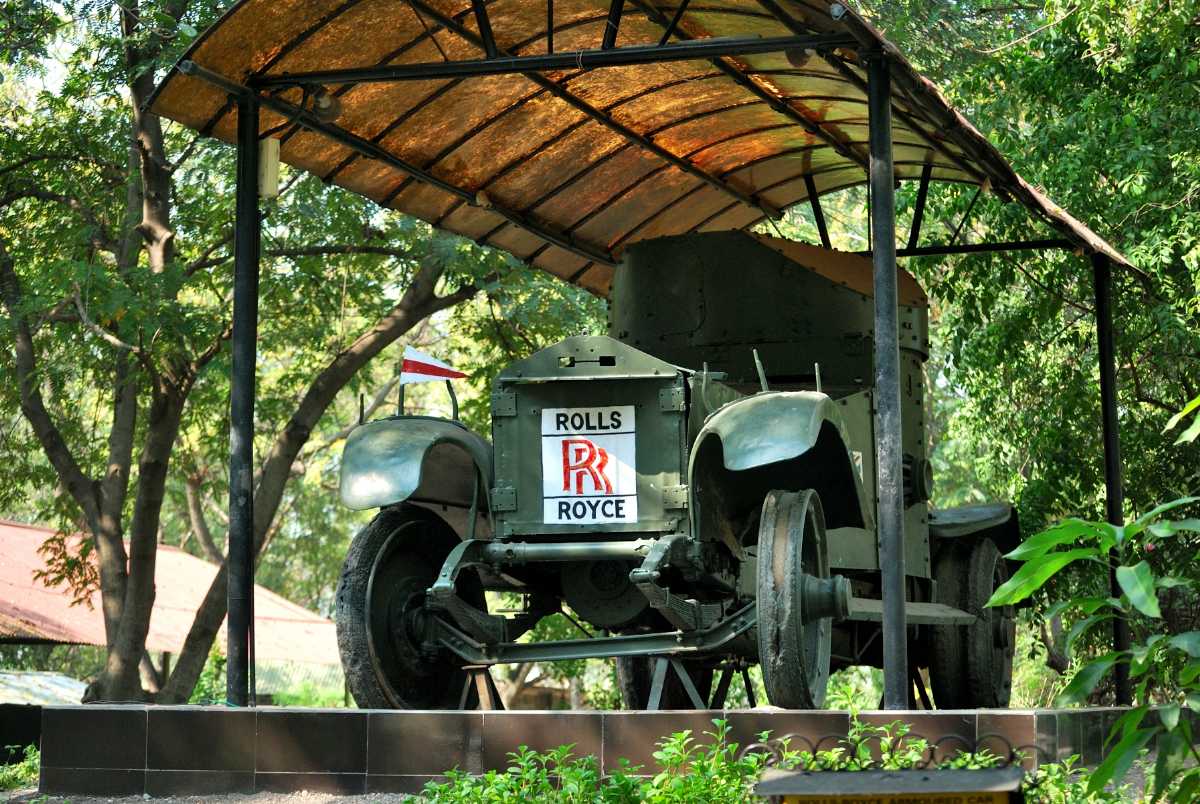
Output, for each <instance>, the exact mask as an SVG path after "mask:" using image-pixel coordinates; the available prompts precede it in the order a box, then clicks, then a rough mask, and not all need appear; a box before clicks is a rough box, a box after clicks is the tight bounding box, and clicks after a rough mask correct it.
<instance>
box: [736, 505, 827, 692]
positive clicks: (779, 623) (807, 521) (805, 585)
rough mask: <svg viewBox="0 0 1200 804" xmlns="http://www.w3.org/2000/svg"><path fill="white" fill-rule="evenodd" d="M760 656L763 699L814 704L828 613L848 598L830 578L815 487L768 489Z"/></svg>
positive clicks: (761, 532) (762, 528)
mask: <svg viewBox="0 0 1200 804" xmlns="http://www.w3.org/2000/svg"><path fill="white" fill-rule="evenodd" d="M757 573H758V575H757V589H756V592H757V599H758V606H757V608H758V658H759V662H760V663H761V665H762V675H763V685H764V686H765V687H766V690H767V700H768V701H770V702H771V704H772V705H773V706H779V707H783V708H784V709H819V708H820V707H821V706H822V704H824V702H825V686H826V684H827V683H828V681H829V649H830V642H831V640H832V636H833V625H832V623H831V622H830V619H829V618H830V616H832V614H833V613H834V612H835V611H840V610H841V609H842V608H843V606H841V605H839V602H840V600H839V598H844V599H845V600H847V601H848V599H849V587H848V585H847V584H846V582H845V579H843V578H837V579H834V580H830V578H829V558H828V552H827V549H826V544H825V515H824V513H823V511H822V509H821V499H820V498H819V497H818V496H817V493H816V492H815V491H811V490H808V491H801V492H784V491H772V492H770V493H769V494H768V495H767V497H766V499H765V500H764V501H763V508H762V518H761V520H760V521H759V529H758V570H757Z"/></svg>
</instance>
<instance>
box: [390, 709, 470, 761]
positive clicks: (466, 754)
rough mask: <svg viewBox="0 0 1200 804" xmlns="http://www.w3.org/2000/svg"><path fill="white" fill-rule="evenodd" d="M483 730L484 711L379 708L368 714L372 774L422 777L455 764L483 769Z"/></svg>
mask: <svg viewBox="0 0 1200 804" xmlns="http://www.w3.org/2000/svg"><path fill="white" fill-rule="evenodd" d="M397 715H401V716H399V717H398V716H397ZM482 730H483V713H482V712H404V713H402V714H401V713H398V712H390V711H374V710H373V711H371V712H369V713H368V714H367V773H368V774H369V775H371V776H374V775H377V774H379V775H386V776H410V775H419V776H420V775H426V774H430V773H441V772H443V771H448V770H451V769H453V768H458V769H459V770H464V771H468V772H471V773H478V772H479V771H480V770H481V768H482V764H481V761H480V748H481V744H482V739H481V735H482ZM431 768H432V769H433V770H431Z"/></svg>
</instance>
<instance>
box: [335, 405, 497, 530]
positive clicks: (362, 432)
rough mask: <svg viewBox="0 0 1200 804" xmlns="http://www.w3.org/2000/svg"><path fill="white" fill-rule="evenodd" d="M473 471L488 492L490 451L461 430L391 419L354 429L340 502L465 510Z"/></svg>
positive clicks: (426, 420)
mask: <svg viewBox="0 0 1200 804" xmlns="http://www.w3.org/2000/svg"><path fill="white" fill-rule="evenodd" d="M472 470H474V471H477V472H478V473H479V475H480V478H481V480H482V482H481V483H480V487H481V489H482V490H483V491H484V492H486V490H487V488H488V483H489V482H490V479H491V476H492V449H491V446H490V445H489V444H488V442H487V441H486V440H484V439H483V438H482V437H480V436H478V435H476V434H475V433H472V432H471V431H470V430H468V429H467V428H466V427H464V426H463V425H462V424H460V423H458V422H455V421H449V420H447V419H435V418H432V417H426V416H395V417H392V418H388V419H380V420H378V421H373V422H367V423H366V424H363V425H361V426H359V427H356V428H354V430H352V431H351V433H350V435H349V436H348V437H347V438H346V447H345V450H344V451H343V452H342V470H341V483H340V485H341V496H342V502H343V503H344V504H345V505H346V507H348V508H352V509H355V510H364V509H367V508H382V507H384V506H388V505H395V504H396V503H400V502H404V501H405V500H409V499H413V500H420V501H423V502H436V503H444V504H449V505H456V506H464V507H465V506H469V505H470V504H471V494H472V490H473V488H474V482H473V477H472V474H473V471H472Z"/></svg>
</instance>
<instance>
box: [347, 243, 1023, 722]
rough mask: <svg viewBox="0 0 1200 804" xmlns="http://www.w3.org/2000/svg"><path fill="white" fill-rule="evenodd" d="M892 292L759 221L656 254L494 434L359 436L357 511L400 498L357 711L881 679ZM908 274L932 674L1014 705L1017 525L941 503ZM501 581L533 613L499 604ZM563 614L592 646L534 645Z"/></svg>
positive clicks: (539, 366) (424, 427) (351, 447)
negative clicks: (593, 674) (566, 674)
mask: <svg viewBox="0 0 1200 804" xmlns="http://www.w3.org/2000/svg"><path fill="white" fill-rule="evenodd" d="M871 277H872V268H871V263H870V261H869V260H868V259H866V258H864V257H861V256H858V255H854V254H849V253H844V252H837V251H831V250H827V249H823V248H818V247H815V246H809V245H804V244H800V243H795V242H791V241H787V240H783V239H776V238H769V237H764V236H757V235H751V234H747V233H744V232H719V233H710V234H701V235H689V236H682V237H669V238H662V239H657V240H648V241H643V242H639V243H636V244H634V245H632V246H630V248H629V249H628V250H627V251H626V253H625V256H624V258H623V261H622V263H621V265H620V266H619V267H618V268H617V270H616V273H615V275H614V278H613V281H612V286H611V290H610V295H609V298H610V313H609V322H608V334H607V335H606V336H578V337H571V338H568V339H566V340H564V341H562V342H561V343H558V344H555V345H553V346H550V347H549V348H546V349H543V350H541V351H539V352H537V353H535V354H532V355H530V356H528V357H527V358H525V359H523V360H520V361H518V362H516V363H514V364H512V365H510V366H508V367H507V368H505V369H504V370H503V371H502V372H501V373H500V375H499V378H498V380H497V382H496V384H495V387H494V389H493V391H492V394H491V418H492V432H491V439H490V442H489V440H488V439H487V438H485V437H484V436H482V435H480V434H477V433H473V432H471V431H470V430H468V429H467V428H466V427H464V426H463V425H462V424H460V423H459V422H458V421H455V420H452V419H441V418H431V417H426V416H404V415H400V416H393V417H389V418H385V419H381V420H376V421H371V422H368V423H365V424H363V425H361V426H359V427H358V428H357V429H355V430H354V431H353V432H352V434H351V435H350V437H349V438H348V439H347V442H346V447H345V451H344V454H343V459H342V467H341V472H342V474H341V493H342V498H343V501H344V502H345V504H346V505H348V506H350V507H351V508H354V509H375V508H377V509H379V513H378V514H377V515H376V516H375V518H374V519H373V520H372V521H371V523H370V524H369V525H367V526H366V527H365V528H364V529H363V530H362V531H361V532H360V533H359V534H358V535H357V537H356V538H355V539H354V541H353V544H352V546H351V548H350V551H349V555H348V557H347V559H346V562H345V566H344V568H343V574H342V578H341V582H340V584H339V588H338V595H337V606H338V611H337V628H338V640H339V645H340V648H341V651H342V660H343V664H344V666H345V670H346V676H347V681H348V684H349V688H350V691H351V692H352V693H353V695H354V697H355V700H356V701H357V702H358V704H359V705H360V706H364V707H385V708H405V709H436V708H455V707H463V706H469V705H472V703H473V702H474V701H475V700H476V697H477V694H480V693H477V689H480V688H479V687H478V685H474V684H473V683H472V677H473V676H474V675H476V674H478V673H479V672H480V669H481V668H487V667H489V666H491V665H495V664H501V663H512V662H524V661H555V660H565V659H578V658H592V657H611V658H613V659H615V661H616V662H617V675H618V679H619V681H620V687H621V694H622V696H623V698H624V701H625V704H626V705H627V706H628V707H630V708H643V707H649V708H690V707H697V708H703V707H706V706H720V705H721V702H722V700H723V699H724V695H725V691H726V690H727V688H728V672H729V671H730V670H738V671H744V669H745V668H746V667H748V666H750V665H753V664H758V665H760V666H761V671H762V680H763V685H764V686H765V690H766V695H767V698H768V699H769V702H770V703H771V704H773V705H776V706H779V707H784V708H798V709H803V708H816V707H820V706H822V703H823V700H824V696H825V688H826V683H827V680H828V677H829V673H830V672H831V670H834V669H837V668H841V667H846V666H851V665H874V666H880V665H881V663H882V651H881V645H880V643H881V639H880V633H881V631H880V628H881V626H880V623H881V619H882V605H881V599H880V598H881V591H880V567H879V550H878V544H877V537H876V527H875V507H876V489H875V468H874V463H875V443H874V432H875V423H874V411H873V408H874V406H873V391H872V378H873V361H872V344H873V312H872V311H873V299H872V298H871ZM899 280H900V284H899V289H900V299H899V301H900V336H901V371H902V374H901V379H902V389H903V400H902V404H903V441H904V493H905V506H906V514H905V521H904V537H905V562H906V565H905V566H906V576H907V577H906V596H907V603H906V613H907V622H908V626H909V628H908V637H909V643H910V651H909V656H910V657H911V658H912V660H913V661H912V662H911V663H912V664H913V667H912V670H911V673H912V674H913V676H914V678H915V677H916V675H917V674H918V673H919V671H920V668H928V673H927V675H928V677H929V682H930V684H929V686H930V687H931V688H932V693H933V699H934V701H935V702H936V704H937V705H938V706H939V707H942V708H963V707H977V706H984V707H997V706H1005V705H1007V703H1008V699H1009V689H1010V683H1011V681H1010V680H1011V674H1012V658H1013V647H1014V644H1013V643H1014V620H1013V615H1012V612H1011V611H1009V610H1006V609H988V608H985V607H984V604H985V602H986V601H987V600H988V598H989V597H990V596H991V593H992V591H993V589H995V588H996V587H997V586H998V585H999V584H1001V583H1003V582H1004V580H1006V578H1007V577H1008V568H1007V566H1006V562H1005V560H1004V559H1003V558H1002V555H1003V553H1004V552H1006V551H1008V550H1009V549H1012V548H1013V547H1014V546H1015V545H1016V544H1017V543H1018V542H1019V533H1018V531H1017V523H1016V518H1015V516H1014V514H1013V511H1012V509H1011V507H1010V506H1009V505H1006V504H994V505H986V506H973V507H968V508H959V509H952V510H946V511H937V510H933V509H932V508H931V506H930V499H931V493H932V485H933V477H932V472H931V469H930V462H929V457H928V449H929V444H928V440H929V438H928V433H927V431H926V422H927V414H926V410H925V400H926V387H927V382H928V381H927V378H926V376H925V373H924V367H923V363H924V361H925V360H926V358H927V356H928V349H929V325H928V311H927V302H926V297H925V294H924V292H923V291H922V290H921V288H920V287H919V286H918V284H917V282H916V281H915V280H914V279H913V278H912V277H911V276H909V275H908V274H906V273H904V272H901V275H900V277H899ZM492 590H494V591H503V592H508V593H511V595H515V596H516V599H519V600H520V601H521V605H519V606H518V607H516V608H515V609H514V610H510V611H504V612H502V611H489V610H488V607H487V604H486V602H485V601H486V598H485V592H487V591H492ZM507 599H510V600H511V599H514V598H513V597H511V596H510V597H508V598H507ZM560 611H569V612H570V613H571V614H572V616H573V618H574V620H575V622H577V623H578V624H579V628H580V631H581V635H580V638H578V639H569V640H556V641H540V642H539V641H531V640H529V639H528V638H527V639H526V640H524V641H519V639H520V637H522V635H524V634H527V633H528V632H529V631H530V629H532V628H533V626H535V625H536V624H537V623H538V621H539V620H540V619H541V618H543V617H547V616H550V615H552V614H555V613H557V612H560ZM580 621H582V622H580ZM717 670H721V671H723V674H722V678H723V680H722V681H721V682H719V683H718V684H716V685H714V683H713V679H714V675H715V671H717ZM714 688H715V692H714ZM922 689H923V688H922Z"/></svg>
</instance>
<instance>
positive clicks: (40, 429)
mask: <svg viewBox="0 0 1200 804" xmlns="http://www.w3.org/2000/svg"><path fill="white" fill-rule="evenodd" d="M0 295H3V299H4V306H5V307H6V308H7V309H8V314H9V317H10V318H11V319H12V322H13V340H14V341H15V343H14V352H15V357H16V367H17V381H18V382H19V384H20V396H21V412H22V413H23V414H24V415H25V418H26V419H27V420H28V421H29V424H30V426H31V427H32V428H33V432H34V435H36V436H37V439H38V442H39V443H40V444H41V445H42V451H43V452H45V453H46V458H47V459H48V460H49V461H50V464H51V466H53V467H54V471H55V472H56V473H57V474H58V477H59V479H60V480H62V482H63V485H64V486H65V487H66V489H67V491H68V492H69V493H70V494H71V497H72V498H73V499H74V500H75V502H76V504H77V505H79V507H80V508H81V509H82V510H83V514H84V516H85V517H86V518H87V520H88V525H89V527H91V529H92V530H93V531H95V530H96V529H97V528H98V525H99V521H98V520H99V507H98V505H97V502H98V501H97V499H96V484H95V482H94V481H93V480H92V479H91V478H89V477H88V476H87V475H85V474H84V472H83V469H81V468H80V466H79V463H78V461H76V460H75V456H74V455H73V454H72V453H71V449H70V447H68V446H67V442H66V440H65V439H64V438H63V437H62V433H61V432H60V431H59V429H58V427H57V426H56V425H55V424H54V421H53V419H51V417H50V412H49V411H48V410H46V404H45V401H44V400H43V399H42V393H41V391H40V390H38V383H37V359H36V350H35V349H34V345H33V336H32V335H31V334H30V332H29V322H28V321H26V319H25V316H24V314H23V313H22V311H21V303H22V300H21V284H20V280H19V279H18V278H17V274H16V271H15V270H14V268H13V260H12V256H11V255H10V254H9V253H8V250H7V249H6V248H5V247H4V244H3V243H2V242H0Z"/></svg>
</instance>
